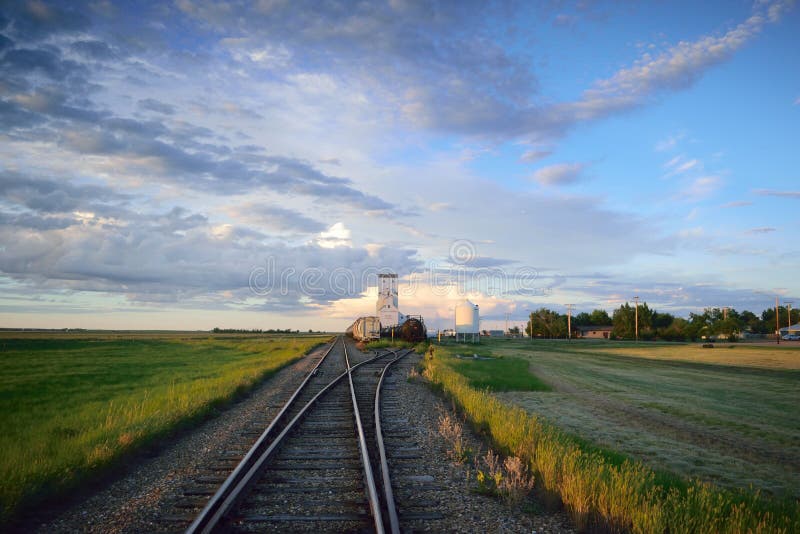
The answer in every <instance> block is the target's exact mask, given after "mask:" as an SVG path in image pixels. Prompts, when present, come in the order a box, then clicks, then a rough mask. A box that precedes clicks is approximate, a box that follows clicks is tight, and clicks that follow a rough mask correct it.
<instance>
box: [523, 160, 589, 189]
mask: <svg viewBox="0 0 800 534" xmlns="http://www.w3.org/2000/svg"><path fill="white" fill-rule="evenodd" d="M585 167H586V164H585V163H558V164H555V165H549V166H547V167H542V168H541V169H538V170H537V171H536V172H534V173H533V175H532V176H531V178H532V179H533V180H534V181H536V182H539V183H540V184H542V185H567V184H571V183H575V182H577V181H579V180H581V179H582V178H583V176H582V175H583V169H584V168H585Z"/></svg>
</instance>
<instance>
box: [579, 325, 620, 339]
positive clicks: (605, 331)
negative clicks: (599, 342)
mask: <svg viewBox="0 0 800 534" xmlns="http://www.w3.org/2000/svg"><path fill="white" fill-rule="evenodd" d="M613 330H614V327H613V326H579V327H577V328H576V329H575V334H576V337H579V338H583V339H609V338H610V337H611V332H612V331H613Z"/></svg>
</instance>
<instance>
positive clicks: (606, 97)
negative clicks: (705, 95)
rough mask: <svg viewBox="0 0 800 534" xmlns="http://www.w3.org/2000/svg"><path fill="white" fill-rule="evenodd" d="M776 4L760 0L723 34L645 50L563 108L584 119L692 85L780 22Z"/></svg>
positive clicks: (602, 114) (643, 102)
mask: <svg viewBox="0 0 800 534" xmlns="http://www.w3.org/2000/svg"><path fill="white" fill-rule="evenodd" d="M783 4H784V3H783V2H777V3H775V4H774V5H773V6H772V7H775V6H778V5H781V6H783ZM772 7H770V8H768V11H769V14H768V13H765V12H764V10H763V6H761V5H758V4H757V5H756V7H755V8H754V12H753V14H752V15H751V16H750V17H748V18H747V19H746V20H745V21H744V22H742V23H740V24H738V25H736V26H735V27H734V28H732V29H731V30H729V31H727V32H725V33H724V34H722V35H720V36H712V35H709V36H705V37H701V38H700V39H698V40H696V41H693V42H690V41H681V42H679V43H678V44H677V45H674V46H672V47H670V48H668V49H666V50H665V51H663V52H662V53H660V54H657V55H656V56H652V55H651V54H649V53H647V54H644V55H643V56H641V57H640V58H639V59H638V60H637V61H636V62H635V63H634V65H633V66H631V67H628V68H625V69H621V70H619V71H617V72H616V73H614V74H613V75H612V76H611V77H609V78H606V79H603V80H599V81H597V82H595V84H594V86H593V87H592V88H591V89H588V90H586V91H585V92H584V93H583V96H582V98H581V99H580V100H579V101H577V102H574V103H571V104H567V105H565V106H563V107H564V111H565V112H569V113H571V114H573V115H574V116H575V117H576V118H580V119H584V120H585V119H593V118H599V117H603V116H605V115H608V114H610V113H614V112H619V111H624V110H626V109H631V108H633V107H637V106H640V105H643V104H645V103H647V102H648V100H649V99H650V98H652V97H654V96H656V95H658V94H659V93H662V92H665V91H676V90H681V89H685V88H687V87H690V86H691V85H693V84H694V83H695V82H696V81H697V80H698V79H699V78H700V76H701V75H702V74H703V73H704V72H705V71H706V70H708V69H709V68H711V67H713V66H715V65H717V64H719V63H722V62H723V61H725V60H727V59H728V58H730V57H731V55H733V53H734V52H736V51H737V50H739V49H740V48H741V47H743V46H744V45H745V44H746V43H747V42H748V41H749V40H751V39H752V38H753V37H755V36H756V35H757V34H758V33H759V32H760V31H761V29H762V28H763V27H764V25H765V24H766V23H767V22H776V21H777V20H778V18H779V16H780V11H782V9H783V8H779V9H772Z"/></svg>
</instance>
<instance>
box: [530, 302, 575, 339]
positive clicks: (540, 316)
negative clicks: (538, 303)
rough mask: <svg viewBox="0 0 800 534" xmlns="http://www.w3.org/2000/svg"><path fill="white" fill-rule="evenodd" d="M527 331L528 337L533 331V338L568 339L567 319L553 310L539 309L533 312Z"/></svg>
mask: <svg viewBox="0 0 800 534" xmlns="http://www.w3.org/2000/svg"><path fill="white" fill-rule="evenodd" d="M531 323H532V324H531ZM525 330H526V331H527V332H528V335H530V334H531V331H532V332H533V337H547V338H553V337H566V335H567V318H566V316H564V315H561V314H559V313H558V312H555V311H553V310H548V309H547V308H539V309H538V310H537V311H535V312H533V315H532V316H531V319H529V320H528V326H527V327H526V328H525Z"/></svg>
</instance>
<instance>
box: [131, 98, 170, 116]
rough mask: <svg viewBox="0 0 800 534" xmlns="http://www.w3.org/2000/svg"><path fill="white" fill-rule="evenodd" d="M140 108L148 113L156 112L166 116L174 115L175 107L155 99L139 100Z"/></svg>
mask: <svg viewBox="0 0 800 534" xmlns="http://www.w3.org/2000/svg"><path fill="white" fill-rule="evenodd" d="M138 104H139V107H140V108H142V109H145V110H147V111H155V112H156V113H163V114H164V115H174V114H175V106H171V105H169V104H165V103H164V102H159V101H158V100H155V99H153V98H145V99H142V100H139V102H138Z"/></svg>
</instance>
